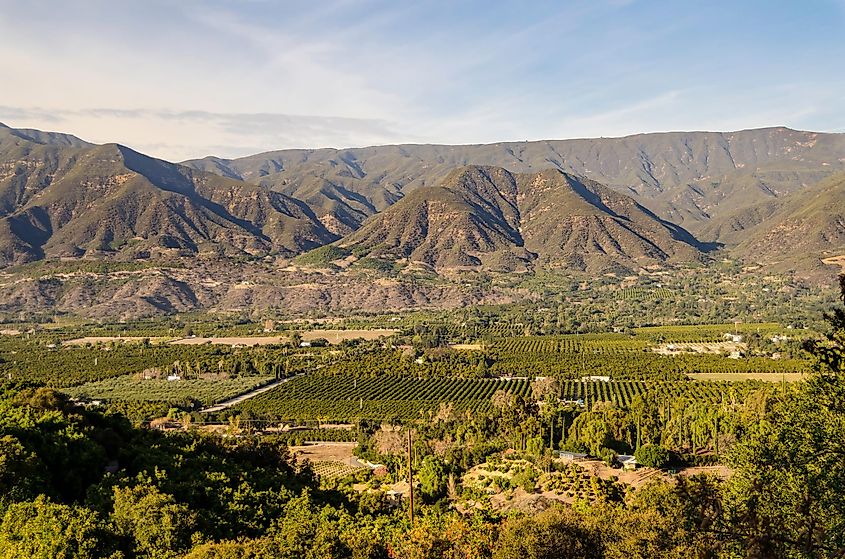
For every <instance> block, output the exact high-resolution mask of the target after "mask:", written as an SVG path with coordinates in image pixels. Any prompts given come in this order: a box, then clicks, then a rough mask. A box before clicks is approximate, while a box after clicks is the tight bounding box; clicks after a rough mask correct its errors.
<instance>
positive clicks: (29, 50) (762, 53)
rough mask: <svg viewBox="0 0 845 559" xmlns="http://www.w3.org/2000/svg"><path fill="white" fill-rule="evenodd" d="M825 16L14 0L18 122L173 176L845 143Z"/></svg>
mask: <svg viewBox="0 0 845 559" xmlns="http://www.w3.org/2000/svg"><path fill="white" fill-rule="evenodd" d="M807 1H808V2H810V3H811V4H812V5H811V6H809V5H807V4H806V3H800V5H798V4H795V5H793V4H791V3H778V4H777V5H771V6H767V9H766V10H761V9H760V7H759V5H757V4H753V3H749V4H743V3H739V4H737V3H729V2H728V0H716V1H715V2H712V3H708V4H706V5H696V6H695V7H692V6H690V5H688V4H686V3H675V2H668V1H667V2H663V1H657V2H635V1H632V0H601V1H596V2H563V3H562V2H555V1H553V0H538V1H537V2H530V3H520V2H508V1H487V0H462V1H460V2H454V1H449V0H427V1H424V2H413V3H411V2H394V1H389V0H326V1H325V2H313V1H308V0H284V1H278V2H276V1H264V0H250V1H236V0H202V1H201V0H184V1H182V2H178V3H174V2H169V1H167V0H146V1H143V2H142V1H135V0H127V1H125V2H120V3H117V4H115V3H114V2H110V1H108V0H88V1H86V2H73V3H71V2H68V3H60V2H50V1H47V0H32V1H30V2H16V1H13V0H0V68H2V70H3V95H2V103H3V104H4V105H6V106H5V107H2V108H0V120H4V121H8V123H9V124H11V125H16V126H24V127H36V128H38V127H41V128H52V129H59V130H62V131H68V132H71V133H74V134H76V135H78V136H80V137H84V138H86V139H89V140H91V141H97V142H106V141H117V142H121V143H125V144H127V145H130V146H132V147H135V148H138V149H146V150H148V151H150V152H152V153H153V154H154V155H158V156H161V157H166V158H170V159H184V158H189V157H198V156H202V155H207V154H209V153H215V154H218V155H222V156H232V155H242V154H244V153H247V152H248V151H262V150H270V149H279V148H285V147H294V146H295V147H318V146H339V147H340V146H350V145H367V144H378V143H395V142H416V141H420V142H440V143H472V142H491V141H500V140H521V139H539V138H562V137H573V136H580V137H584V136H598V135H604V136H610V135H621V134H628V133H632V132H642V131H655V130H669V129H736V128H745V127H751V126H764V125H772V124H785V125H789V126H793V127H798V128H806V129H826V130H841V129H843V128H845V121H844V120H843V119H844V118H845V117H843V116H842V115H845V79H843V78H841V77H840V76H839V74H838V73H837V72H835V71H834V68H832V66H831V65H832V61H834V60H839V59H841V58H842V57H845V44H843V43H842V42H841V41H838V40H836V38H837V37H838V36H842V34H845V23H843V22H844V21H845V18H843V10H842V6H843V4H842V0H807ZM727 8H730V9H727ZM749 20H753V21H755V25H754V26H753V27H749V26H748V25H746V24H745V23H744V22H747V21H749ZM799 24H800V25H799ZM799 27H800V29H801V30H802V32H801V33H798V32H795V30H796V29H798V28H799ZM34 37H37V40H33V38H34Z"/></svg>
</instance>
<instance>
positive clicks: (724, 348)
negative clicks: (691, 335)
mask: <svg viewBox="0 0 845 559" xmlns="http://www.w3.org/2000/svg"><path fill="white" fill-rule="evenodd" d="M746 349H747V346H746V345H745V344H744V343H741V342H709V343H688V342H683V343H674V344H663V345H660V346H657V347H656V348H654V349H653V350H652V351H654V352H655V353H659V354H660V355H680V354H682V353H734V352H737V351H745V350H746Z"/></svg>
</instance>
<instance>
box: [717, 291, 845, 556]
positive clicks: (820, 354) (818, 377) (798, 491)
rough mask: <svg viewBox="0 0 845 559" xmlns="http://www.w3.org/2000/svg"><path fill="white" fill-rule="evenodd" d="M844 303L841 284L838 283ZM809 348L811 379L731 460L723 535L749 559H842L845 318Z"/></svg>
mask: <svg viewBox="0 0 845 559" xmlns="http://www.w3.org/2000/svg"><path fill="white" fill-rule="evenodd" d="M841 288H842V298H843V301H845V277H843V278H842V280H841ZM827 319H828V320H829V322H830V324H831V331H830V333H829V334H828V335H827V336H826V337H825V339H823V340H819V341H816V342H812V343H809V344H808V349H809V350H810V351H811V352H812V354H813V355H814V356H815V357H816V372H815V373H814V374H813V375H812V376H811V377H810V378H809V379H808V380H807V381H806V382H804V383H802V384H801V385H800V386H799V387H798V388H797V389H796V390H795V392H794V393H792V392H791V391H790V392H787V393H785V394H783V395H782V396H781V397H780V398H779V399H777V400H774V401H773V402H772V407H771V410H770V412H769V413H768V414H767V416H766V417H765V418H764V419H763V420H761V421H758V422H755V423H753V424H752V425H751V426H750V429H749V432H748V433H747V434H746V435H745V436H744V437H743V438H742V439H741V440H740V441H739V442H738V443H737V444H736V445H735V446H734V448H733V449H732V451H731V453H730V460H731V464H732V465H733V467H734V473H733V475H732V476H731V478H730V480H729V482H728V486H727V492H726V499H725V508H726V513H727V514H726V519H727V524H728V531H729V533H730V535H731V536H732V538H733V540H734V541H735V542H736V544H737V545H738V547H739V548H740V549H743V550H744V551H745V553H746V554H747V555H748V556H749V557H792V556H800V557H817V558H824V557H842V556H843V555H845V499H843V498H842V496H843V495H845V468H843V456H845V310H843V309H836V311H835V312H834V313H833V314H830V315H827Z"/></svg>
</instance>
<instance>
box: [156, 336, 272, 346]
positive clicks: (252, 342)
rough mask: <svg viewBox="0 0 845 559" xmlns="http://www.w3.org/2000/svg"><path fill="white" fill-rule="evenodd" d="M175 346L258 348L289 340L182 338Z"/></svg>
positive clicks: (260, 337) (176, 341)
mask: <svg viewBox="0 0 845 559" xmlns="http://www.w3.org/2000/svg"><path fill="white" fill-rule="evenodd" d="M170 343H172V344H173V345H203V344H212V345H230V346H250V347H251V346H257V345H274V344H285V343H288V338H287V337H285V336H251V337H224V338H204V337H199V336H196V337H192V338H181V339H179V340H174V341H172V342H170Z"/></svg>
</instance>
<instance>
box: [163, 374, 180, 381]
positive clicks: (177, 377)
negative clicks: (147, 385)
mask: <svg viewBox="0 0 845 559" xmlns="http://www.w3.org/2000/svg"><path fill="white" fill-rule="evenodd" d="M167 380H168V381H170V382H173V381H176V380H182V377H180V376H179V375H167Z"/></svg>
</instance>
